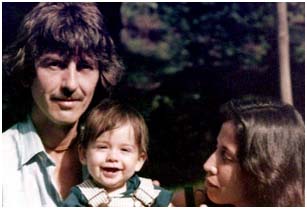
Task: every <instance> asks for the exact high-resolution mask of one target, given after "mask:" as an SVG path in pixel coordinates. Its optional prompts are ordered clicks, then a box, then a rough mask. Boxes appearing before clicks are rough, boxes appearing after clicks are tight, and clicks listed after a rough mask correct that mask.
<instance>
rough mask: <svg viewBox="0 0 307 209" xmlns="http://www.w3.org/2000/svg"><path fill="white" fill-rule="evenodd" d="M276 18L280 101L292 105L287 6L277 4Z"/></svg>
mask: <svg viewBox="0 0 307 209" xmlns="http://www.w3.org/2000/svg"><path fill="white" fill-rule="evenodd" d="M277 17H278V51H279V69H280V74H279V75H280V94H281V100H282V101H283V102H285V103H288V104H293V98H292V86H291V73H290V56H289V29H288V19H287V18H288V15H287V4H286V3H285V2H278V3H277Z"/></svg>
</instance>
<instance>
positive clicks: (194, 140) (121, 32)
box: [2, 2, 305, 187]
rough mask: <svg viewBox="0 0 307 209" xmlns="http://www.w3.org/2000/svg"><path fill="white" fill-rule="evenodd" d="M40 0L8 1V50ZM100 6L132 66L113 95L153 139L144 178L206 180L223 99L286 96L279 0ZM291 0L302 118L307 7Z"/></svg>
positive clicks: (296, 94) (168, 182)
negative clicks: (135, 110) (280, 61)
mask: <svg viewBox="0 0 307 209" xmlns="http://www.w3.org/2000/svg"><path fill="white" fill-rule="evenodd" d="M35 4H36V3H2V7H3V9H2V10H3V47H6V46H7V45H8V44H9V43H11V42H12V41H13V40H14V36H15V35H16V29H17V26H18V25H19V22H20V20H21V18H22V17H23V15H24V14H25V13H26V12H27V11H29V9H31V8H32V7H33V6H34V5H35ZM98 6H99V8H100V9H101V11H102V13H103V14H104V16H105V19H106V23H107V24H108V26H109V29H110V32H111V34H112V36H113V38H114V40H115V43H116V44H117V48H118V53H119V54H120V56H121V57H122V60H123V62H124V64H125V66H126V71H127V73H126V75H125V77H124V78H123V80H122V82H121V83H120V85H119V86H118V88H117V89H116V90H115V92H114V94H113V96H114V97H116V98H119V99H121V100H123V101H124V102H128V103H131V104H132V105H134V106H135V107H136V108H138V109H139V110H140V111H141V112H142V113H143V115H144V116H145V119H146V121H147V123H148V126H149V131H150V140H151V142H150V153H149V160H148V162H147V165H146V166H145V169H144V170H143V171H142V172H143V173H142V174H143V175H146V176H149V177H152V178H155V179H159V180H160V181H161V184H162V185H164V186H170V187H176V186H178V185H183V184H186V183H188V182H193V181H199V180H201V179H202V178H203V175H204V172H203V170H202V164H203V162H204V160H205V158H206V157H207V156H208V154H209V153H210V152H211V151H212V149H213V148H214V147H215V137H216V134H217V132H218V130H219V122H218V118H217V113H218V108H219V106H220V105H221V104H222V103H224V102H226V101H227V100H229V99H230V98H233V97H239V96H242V95H246V94H255V95H264V96H271V97H275V98H280V93H279V64H278V34H277V23H278V22H277V10H276V3H272V2H270V3H205V2H204V3H202V2H197V3H185V2H180V3H176V2H172V3H154V2H153V3H149V2H148V3H132V2H129V3H99V4H98ZM287 6H288V24H289V34H290V39H289V40H290V66H291V79H292V93H293V100H294V105H295V106H296V107H297V109H298V110H299V111H300V113H301V114H302V115H303V117H304V116H305V109H304V108H305V13H304V12H305V4H304V3H303V2H301V3H287ZM3 85H5V83H4V82H3ZM3 124H4V125H3V126H4V127H7V126H8V125H9V124H5V121H4V122H3Z"/></svg>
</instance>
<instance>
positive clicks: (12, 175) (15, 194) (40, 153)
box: [1, 117, 62, 207]
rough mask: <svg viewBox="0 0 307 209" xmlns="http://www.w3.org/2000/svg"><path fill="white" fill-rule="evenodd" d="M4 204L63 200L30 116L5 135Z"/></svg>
mask: <svg viewBox="0 0 307 209" xmlns="http://www.w3.org/2000/svg"><path fill="white" fill-rule="evenodd" d="M1 155H2V160H1V161H2V171H1V175H2V206H23V207H30V206H31V207H32V206H57V205H60V204H61V202H62V198H61V197H60V195H59V193H58V192H57V189H56V187H55V183H54V182H53V179H52V174H53V171H54V169H55V162H54V161H53V160H52V159H51V158H50V156H49V155H48V154H47V153H46V151H45V149H44V146H43V144H42V142H41V139H40V137H39V136H38V134H37V132H36V130H35V128H34V126H33V123H32V121H31V119H30V117H28V118H27V120H26V121H24V122H20V123H17V124H15V125H14V126H12V127H11V128H10V129H8V130H7V131H5V132H4V133H3V134H2V139H1Z"/></svg>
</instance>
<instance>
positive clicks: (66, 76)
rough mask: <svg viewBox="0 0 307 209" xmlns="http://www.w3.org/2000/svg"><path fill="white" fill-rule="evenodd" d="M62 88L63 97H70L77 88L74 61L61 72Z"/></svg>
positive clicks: (76, 72)
mask: <svg viewBox="0 0 307 209" xmlns="http://www.w3.org/2000/svg"><path fill="white" fill-rule="evenodd" d="M62 88H63V92H64V94H65V96H70V95H71V94H72V93H73V92H74V91H75V90H76V89H77V88H78V69H77V64H76V62H74V61H71V62H70V63H69V64H68V66H67V68H66V69H65V70H64V72H63V83H62Z"/></svg>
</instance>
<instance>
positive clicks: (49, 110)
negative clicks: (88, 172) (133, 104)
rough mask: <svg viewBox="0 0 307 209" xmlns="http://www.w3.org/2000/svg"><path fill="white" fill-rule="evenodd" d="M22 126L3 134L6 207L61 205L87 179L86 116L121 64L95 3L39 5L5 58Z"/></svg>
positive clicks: (120, 70)
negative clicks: (82, 148)
mask: <svg viewBox="0 0 307 209" xmlns="http://www.w3.org/2000/svg"><path fill="white" fill-rule="evenodd" d="M3 66H4V70H5V73H6V74H5V75H6V77H5V78H8V79H9V82H8V84H10V86H9V88H7V89H10V90H14V91H13V92H10V96H11V97H10V100H8V101H9V105H10V107H11V108H12V109H14V111H11V112H10V113H11V114H12V117H13V116H17V119H18V123H16V124H15V125H14V126H12V127H11V128H10V129H8V130H7V131H6V132H4V133H3V135H2V140H1V143H2V144H1V153H2V162H3V169H2V176H3V179H2V180H3V182H2V193H3V194H2V196H3V200H2V201H3V202H2V204H3V206H28V207H30V206H59V205H60V204H61V202H62V200H63V199H64V198H65V197H66V196H67V195H68V193H69V191H70V188H71V187H72V186H74V185H76V184H78V183H80V182H81V181H82V173H83V172H82V166H81V164H80V163H79V160H78V157H77V156H78V155H77V146H76V143H75V142H76V140H75V139H76V136H77V128H78V124H79V123H80V118H81V116H82V115H84V114H85V112H86V111H87V110H88V109H89V107H90V106H92V105H95V101H99V99H101V97H102V95H104V96H105V95H106V94H104V93H105V92H109V91H110V90H111V87H112V86H115V85H116V84H117V82H118V81H119V79H120V77H121V75H122V73H123V67H122V65H121V64H120V62H119V61H118V58H117V56H116V54H115V50H114V44H113V41H112V39H111V37H110V36H109V35H108V32H107V31H106V29H105V25H104V22H103V19H102V16H101V13H100V12H99V10H98V9H97V7H96V6H95V4H92V3H40V4H38V5H37V6H36V7H35V8H33V10H32V11H30V12H29V14H27V15H26V16H25V18H24V20H23V22H22V24H21V27H20V31H19V34H18V37H17V40H16V42H15V43H14V44H13V45H12V47H11V48H9V49H8V50H7V53H6V54H5V55H4V57H3Z"/></svg>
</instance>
